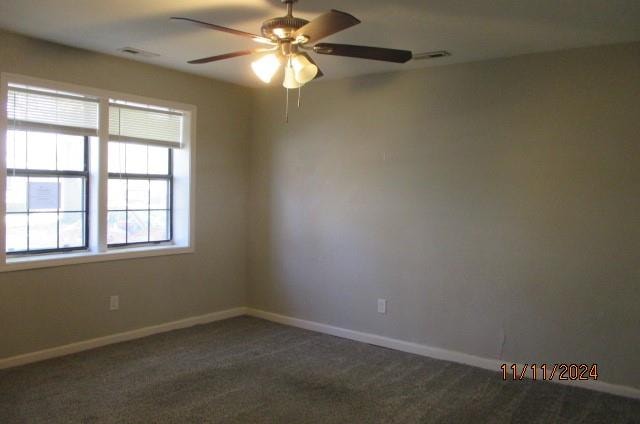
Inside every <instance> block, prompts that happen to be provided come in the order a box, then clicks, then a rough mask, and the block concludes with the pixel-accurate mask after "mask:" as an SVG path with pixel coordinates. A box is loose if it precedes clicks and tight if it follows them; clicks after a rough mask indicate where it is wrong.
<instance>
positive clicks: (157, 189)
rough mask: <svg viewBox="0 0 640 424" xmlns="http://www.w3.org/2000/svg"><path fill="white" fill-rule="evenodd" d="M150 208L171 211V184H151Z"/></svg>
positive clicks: (157, 181)
mask: <svg viewBox="0 0 640 424" xmlns="http://www.w3.org/2000/svg"><path fill="white" fill-rule="evenodd" d="M149 184H150V187H149V194H150V196H151V197H150V199H149V207H150V208H151V209H169V206H168V205H169V183H168V182H167V181H166V180H151V181H150V182H149Z"/></svg>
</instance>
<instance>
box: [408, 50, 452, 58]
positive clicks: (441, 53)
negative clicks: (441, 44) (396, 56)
mask: <svg viewBox="0 0 640 424" xmlns="http://www.w3.org/2000/svg"><path fill="white" fill-rule="evenodd" d="M447 56H451V53H449V52H448V51H446V50H438V51H436V52H425V53H416V54H414V55H413V60H431V59H439V58H441V57H447Z"/></svg>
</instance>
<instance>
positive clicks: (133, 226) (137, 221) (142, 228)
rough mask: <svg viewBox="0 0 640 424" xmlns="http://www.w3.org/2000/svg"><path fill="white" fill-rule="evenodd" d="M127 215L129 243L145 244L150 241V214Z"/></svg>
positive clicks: (135, 212)
mask: <svg viewBox="0 0 640 424" xmlns="http://www.w3.org/2000/svg"><path fill="white" fill-rule="evenodd" d="M127 215H128V216H127V220H128V222H127V236H128V242H129V243H143V242H147V241H149V212H147V211H134V212H131V211H130V212H129V213H128V214H127Z"/></svg>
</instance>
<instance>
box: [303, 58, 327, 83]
mask: <svg viewBox="0 0 640 424" xmlns="http://www.w3.org/2000/svg"><path fill="white" fill-rule="evenodd" d="M300 54H301V55H302V56H304V57H306V58H307V60H308V61H309V62H311V63H313V64H314V65H316V66H317V67H318V74H317V75H316V77H315V78H314V80H316V79H318V78H322V77H323V76H324V73H323V72H322V70H321V69H320V67H319V66H318V64H317V63H316V62H315V61H314V60H313V59H312V58H311V56H310V55H309V53H300Z"/></svg>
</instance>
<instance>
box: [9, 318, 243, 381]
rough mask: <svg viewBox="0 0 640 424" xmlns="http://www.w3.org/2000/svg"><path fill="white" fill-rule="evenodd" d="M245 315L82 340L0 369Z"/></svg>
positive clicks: (186, 321)
mask: <svg viewBox="0 0 640 424" xmlns="http://www.w3.org/2000/svg"><path fill="white" fill-rule="evenodd" d="M246 314H247V308H244V307H240V308H233V309H227V310H225V311H219V312H213V313H210V314H206V315H200V316H197V317H190V318H185V319H181V320H178V321H172V322H167V323H164V324H159V325H152V326H150V327H143V328H138V329H136V330H131V331H126V332H124V333H118V334H112V335H109V336H104V337H98V338H96V339H90V340H84V341H81V342H76V343H71V344H68V345H64V346H57V347H52V348H50V349H44V350H40V351H37V352H31V353H25V354H22V355H17V356H11V357H8V358H0V369H4V368H11V367H17V366H19V365H25V364H30V363H32V362H38V361H44V360H45V359H51V358H56V357H58V356H65V355H70V354H72V353H78V352H82V351H84V350H90V349H95V348H97V347H101V346H106V345H110V344H114V343H120V342H126V341H129V340H134V339H139V338H142V337H147V336H151V335H153V334H159V333H165V332H167V331H173V330H179V329H181V328H188V327H193V326H194V325H200V324H208V323H210V322H214V321H221V320H224V319H228V318H234V317H238V316H242V315H246Z"/></svg>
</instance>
